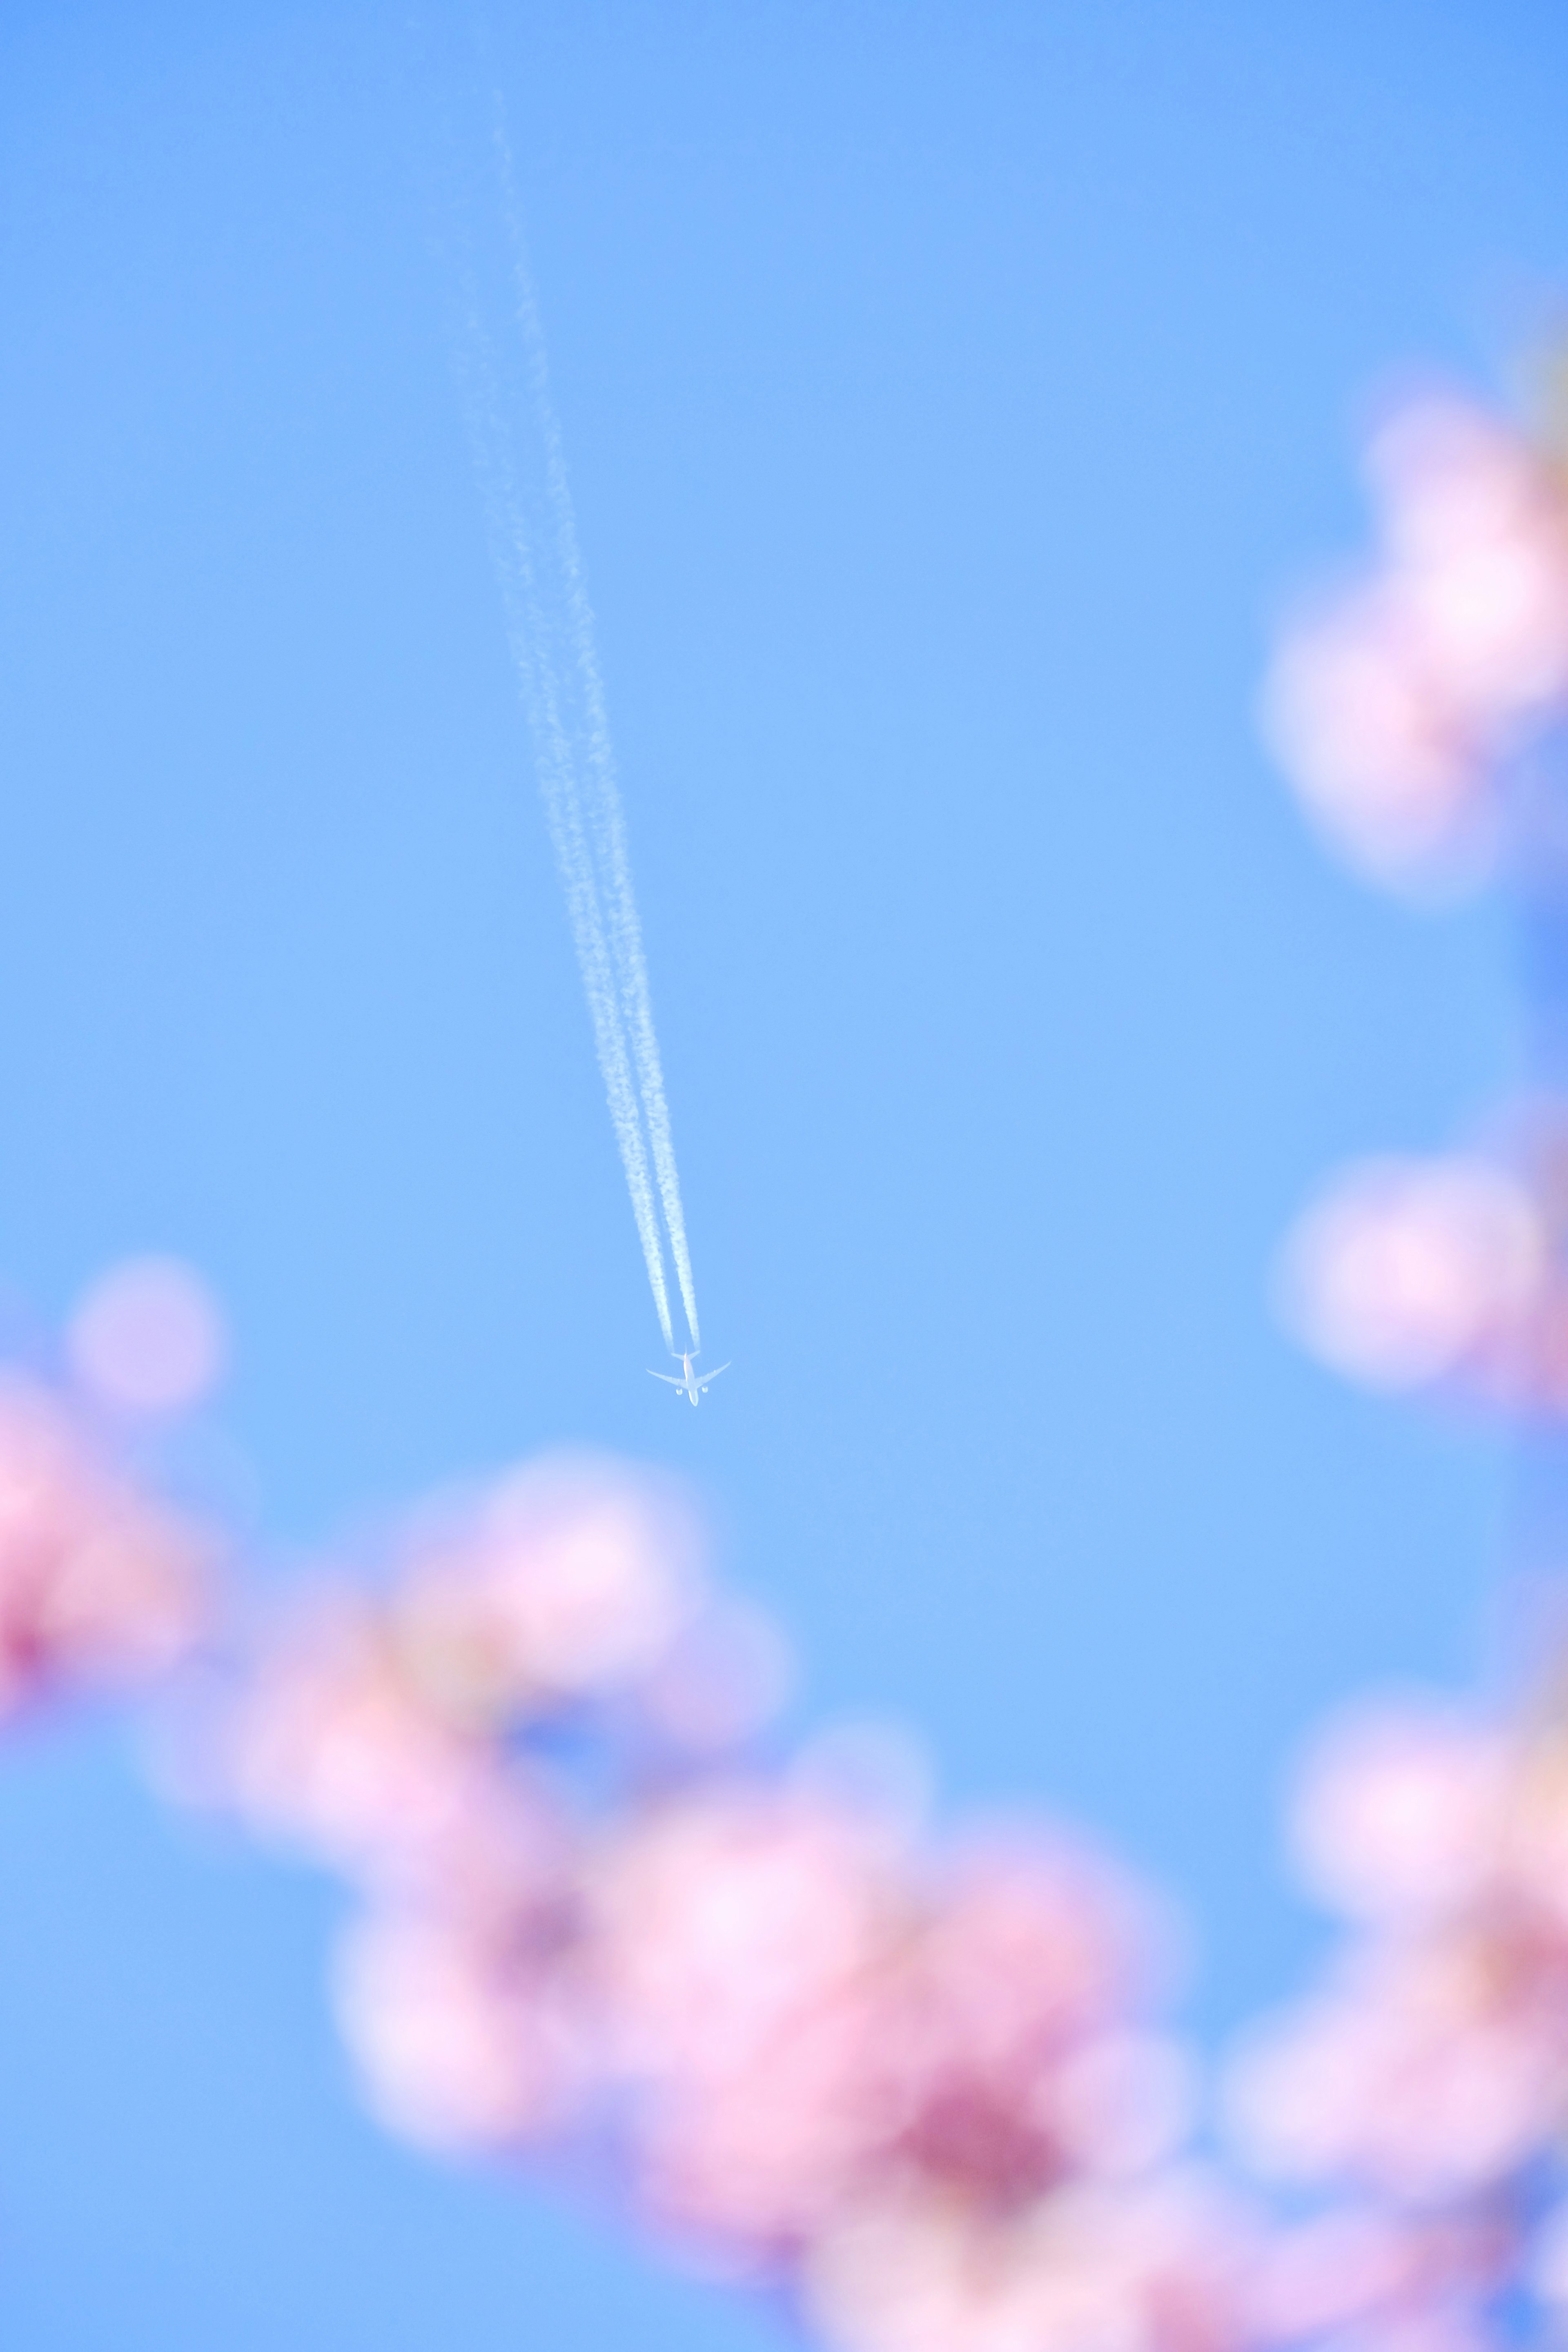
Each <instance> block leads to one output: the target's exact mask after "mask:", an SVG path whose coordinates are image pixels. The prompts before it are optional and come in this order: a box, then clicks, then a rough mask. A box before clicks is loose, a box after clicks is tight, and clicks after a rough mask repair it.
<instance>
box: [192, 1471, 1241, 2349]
mask: <svg viewBox="0 0 1568 2352" xmlns="http://www.w3.org/2000/svg"><path fill="white" fill-rule="evenodd" d="M394 1550H395V1560H394V1564H393V1572H392V1574H391V1575H390V1577H388V1578H387V1579H385V1580H383V1582H382V1584H381V1585H380V1586H379V1587H378V1588H375V1589H374V1591H373V1590H372V1589H370V1588H367V1587H362V1588H361V1589H360V1590H359V1591H357V1592H351V1591H344V1590H340V1591H337V1592H336V1593H335V1594H334V1593H325V1594H322V1595H320V1596H318V1597H317V1598H316V1599H315V1600H313V1601H310V1602H308V1603H306V1604H305V1605H304V1606H303V1607H302V1608H300V1609H299V1610H297V1611H296V1612H295V1614H294V1617H293V1621H292V1622H291V1624H289V1626H287V1627H286V1628H285V1629H284V1630H283V1631H282V1633H280V1634H279V1636H278V1637H277V1638H276V1639H275V1640H274V1641H273V1642H272V1643H271V1644H270V1645H269V1646H268V1647H267V1648H265V1649H264V1651H263V1653H262V1655H261V1658H260V1662H259V1664H258V1665H257V1666H256V1667H255V1669H254V1671H253V1672H252V1673H251V1675H250V1676H249V1678H248V1680H247V1682H246V1684H245V1685H244V1686H243V1687H242V1689H241V1691H240V1692H239V1694H238V1696H237V1701H236V1703H235V1705H234V1706H233V1708H232V1711H231V1712H230V1714H229V1716H228V1718H227V1721H226V1726H225V1727H224V1729H223V1731H222V1734H221V1745H220V1757H221V1764H222V1769H223V1775H224V1779H225V1781H226V1787H227V1790H228V1792H229V1795H230V1799H231V1801H233V1802H234V1803H235V1804H236V1805H237V1806H238V1807H239V1808H240V1809H241V1810H242V1811H244V1812H245V1813H246V1814H247V1816H248V1818H249V1819H250V1820H251V1822H253V1823H254V1824H255V1825H256V1826H257V1827H258V1828H259V1829H261V1830H262V1831H264V1832H267V1833H268V1834H270V1835H272V1836H274V1837H280V1838H282V1839H284V1840H286V1841H288V1842H290V1843H294V1844H295V1845H297V1846H300V1847H303V1848H304V1849H306V1850H308V1851H310V1852H311V1853H314V1854H316V1855H317V1856H319V1857H321V1858H323V1859H325V1860H328V1861H329V1862H331V1864H334V1865H336V1866H337V1867H339V1868H341V1869H342V1870H343V1871H344V1872H345V1873H346V1874H348V1875H349V1877H350V1878H351V1880H352V1882H353V1885H355V1887H356V1889H357V1894H358V1901H357V1906H356V1909H355V1912H354V1914H353V1917H352V1919H351V1922H350V1924H349V1926H348V1927H347V1930H346V1933H345V1935H344V1937H343V1939H342V1945H341V1948H340V1950H339V1953H338V1956H337V1964H336V1986H337V1999H338V2004H339V2011H340V2015H341V2018H342V2025H343V2028H344V2032H345V2034H346V2037H347V2040H348V2042H349V2045H350V2047H351V2049H352V2051H353V2055H354V2057H355V2059H356V2060H357V2062H358V2065H359V2067H360V2070H361V2072H362V2074H363V2079H364V2083H365V2085H366V2089H367V2092H368V2095H369V2096H370V2098H371V2100H372V2102H373V2104H374V2106H375V2108H376V2109H377V2111H378V2112H379V2113H380V2114H381V2116H383V2117H384V2120H385V2121H386V2122H387V2123H388V2124H390V2125H391V2126H393V2127H395V2128H396V2129H398V2130H400V2131H402V2132H404V2133H405V2134H408V2135H410V2136H411V2137H415V2138H416V2139H419V2140H422V2141H424V2142H426V2144H429V2145H432V2146H434V2147H439V2148H444V2149H447V2150H448V2151H452V2152H463V2151H468V2152H473V2153H489V2154H491V2155H494V2156H499V2157H508V2156H513V2155H521V2154H529V2153H531V2154H533V2155H535V2156H542V2157H546V2158H550V2159H552V2161H553V2162H554V2163H555V2164H556V2165H557V2166H558V2167H564V2168H569V2169H571V2170H573V2171H574V2172H576V2173H579V2174H582V2173H584V2172H586V2173H587V2174H588V2175H589V2176H590V2177H596V2178H598V2179H600V2180H601V2181H602V2182H604V2183H605V2185H606V2186H609V2187H611V2188H612V2189H614V2190H615V2191H616V2192H617V2193H619V2194H622V2195H624V2196H625V2197H626V2198H627V2199H628V2200H629V2201H630V2203H631V2205H632V2207H633V2209H634V2210H635V2211H636V2212H637V2215H638V2217H639V2218H640V2219H641V2220H642V2221H643V2222H644V2223H645V2224H647V2225H649V2226H652V2227H653V2228H655V2229H656V2230H657V2231H659V2232H660V2233H661V2234H662V2235H664V2236H665V2237H666V2238H667V2239H668V2240H670V2241H672V2242H676V2243H678V2244H681V2245H684V2246H686V2247H687V2248H689V2250H691V2251H692V2252H695V2253H697V2254H699V2255H700V2257H701V2258H703V2259H705V2260H707V2261H709V2262H717V2263H720V2264H721V2266H722V2267H724V2268H725V2269H727V2270H729V2271H731V2272H740V2273H746V2274H749V2275H752V2276H755V2277H758V2278H759V2279H763V2280H767V2281H771V2282H773V2283H775V2284H778V2285H779V2286H781V2287H782V2288H784V2290H785V2291H787V2292H789V2293H790V2294H793V2295H794V2296H795V2298H796V2299H797V2300H798V2302H799V2303H800V2304H801V2305H803V2306H804V2307H805V2310H806V2311H807V2312H808V2313H809V2314H810V2315H812V2317H813V2318H814V2319H815V2321H816V2324H817V2325H818V2326H820V2327H821V2328H822V2329H823V2330H824V2331H825V2333H826V2336H828V2338H829V2339H830V2340H832V2341H834V2342H837V2343H841V2344H843V2345H845V2346H846V2347H853V2352H959V2347H963V2352H987V2347H996V2352H1004V2347H1012V2346H1014V2345H1021V2346H1023V2345H1026V2346H1028V2347H1039V2352H1057V2347H1060V2352H1079V2347H1086V2346H1089V2345H1091V2344H1095V2343H1100V2342H1104V2343H1105V2344H1107V2345H1108V2346H1109V2345H1110V2344H1112V2343H1114V2344H1115V2345H1117V2346H1118V2347H1120V2346H1123V2345H1125V2346H1127V2347H1130V2352H1131V2347H1138V2348H1139V2352H1145V2347H1146V2352H1210V2347H1230V2346H1235V2345H1238V2344H1240V2343H1241V2342H1242V2341H1243V2340H1244V2336H1243V2330H1242V2322H1241V2317H1240V2314H1241V2311H1242V2297H1243V2280H1244V2273H1246V2264H1245V2263H1244V2262H1243V2258H1242V2252H1241V2244H1242V2236H1241V2233H1240V2232H1239V2230H1238V2226H1237V2223H1236V2221H1235V2218H1234V2216H1232V2215H1231V2214H1229V2212H1228V2210H1223V2209H1222V2206H1221V2203H1220V2200H1218V2198H1217V2196H1216V2194H1215V2192H1213V2191H1212V2190H1207V2189H1201V2188H1200V2187H1199V2186H1198V2185H1197V2184H1196V2183H1195V2181H1194V2179H1192V2178H1190V2177H1189V2176H1188V2175H1187V2173H1186V2172H1184V2171H1183V2170H1178V2169H1174V2168H1173V2167H1172V2164H1171V2162H1170V2159H1171V2158H1172V2157H1173V2152H1174V2151H1175V2149H1176V2147H1177V2146H1178V2144H1179V2142H1180V2141H1181V2139H1182V2137H1183V2135H1184V2128H1185V2124H1186V2116H1187V2107H1188V2090H1189V2067H1188V2063H1187V2060H1186V2057H1185V2055H1184V2052H1183V2051H1182V2050H1181V2049H1180V2048H1179V2047H1178V2046H1177V2044H1176V2043H1174V2042H1173V2041H1172V2040H1171V2039H1170V2038H1169V2037H1168V2036H1167V2035H1166V2034H1165V2033H1163V2032H1161V2031H1159V2030H1158V2028H1157V2026H1156V2024H1155V2023H1154V2022H1153V2021H1152V2017H1151V2002H1152V1995H1153V1993H1154V1990H1156V1987H1157V1981H1158V1978H1159V1974H1160V1969H1159V1956H1160V1947H1161V1940H1162V1939H1161V1936H1160V1933H1159V1931H1158V1927H1157V1923H1156V1919H1155V1916H1154V1914H1153V1912H1152V1907H1151V1906H1150V1904H1149V1902H1148V1900H1147V1898H1146V1897H1145V1896H1144V1895H1142V1893H1141V1892H1140V1891H1139V1890H1138V1889H1136V1888H1135V1887H1134V1886H1133V1885H1132V1884H1131V1881H1129V1880H1127V1879H1125V1878H1124V1877H1123V1876H1122V1874H1121V1873H1120V1872H1118V1871H1116V1870H1115V1869H1113V1868H1112V1867H1111V1866H1110V1864H1108V1863H1107V1862H1106V1861H1104V1860H1103V1859H1101V1858H1100V1856H1099V1855H1098V1854H1096V1853H1092V1852H1091V1851H1089V1849H1088V1848H1087V1847H1085V1846H1083V1845H1081V1844H1079V1843H1078V1842H1076V1841H1074V1840H1072V1839H1069V1838H1068V1836H1066V1835H1065V1834H1064V1833H1062V1832H1059V1831H1056V1830H1047V1829H1044V1828H1037V1829H1034V1830H1032V1831H1015V1832H1011V1833H1004V1832H994V1833H991V1834H987V1835H971V1836H969V1837H965V1838H958V1839H954V1840H952V1841H942V1840H939V1839H935V1838H932V1837H930V1836H921V1834H919V1833H918V1832H917V1830H916V1828H915V1826H914V1823H913V1822H912V1821H911V1819H910V1812H909V1810H908V1808H907V1807H906V1806H903V1805H901V1804H900V1803H896V1802H894V1801H893V1800H892V1796H891V1794H890V1792H889V1790H888V1788H887V1787H886V1786H884V1787H883V1788H881V1789H880V1790H879V1788H878V1786H877V1782H876V1778H875V1776H874V1775H873V1776H872V1777H871V1779H870V1780H868V1778H867V1776H866V1774H865V1772H864V1770H860V1771H856V1770H853V1769H849V1765H848V1763H847V1760H846V1759H847V1757H849V1758H852V1757H853V1754H854V1748H853V1745H852V1743H851V1744H850V1745H849V1746H848V1747H847V1748H840V1749H839V1750H838V1751H837V1760H836V1757H835V1749H834V1748H833V1746H832V1743H830V1742H829V1743H826V1744H824V1745H821V1746H819V1748H817V1750H816V1751H815V1753H814V1751H812V1750H809V1749H808V1750H807V1751H805V1753H804V1754H803V1755H802V1756H800V1757H799V1758H797V1759H795V1761H794V1762H792V1763H786V1762H782V1761H781V1762H774V1763H773V1765H771V1766H766V1765H764V1764H763V1762H762V1761H761V1760H759V1757H758V1754H757V1752H756V1744H755V1742H754V1741H749V1740H748V1737H747V1736H748V1734H750V1733H751V1732H752V1730H753V1729H754V1728H755V1727H756V1725H757V1721H758V1718H759V1716H760V1713H761V1710H762V1705H763V1701H765V1699H766V1698H767V1697H768V1696H770V1686H775V1687H776V1681H777V1676H776V1671H775V1645H774V1644H773V1643H772V1642H771V1640H770V1637H769V1636H768V1634H767V1633H766V1630H765V1629H764V1628H763V1627H761V1626H760V1625H759V1624H758V1623H757V1622H755V1621H753V1620H751V1619H749V1618H748V1617H746V1616H745V1615H743V1614H742V1612H738V1611H737V1610H736V1608H735V1607H734V1604H733V1603H731V1602H728V1601H721V1599H719V1598H718V1597H716V1596H715V1594H714V1593H713V1592H712V1591H711V1590H710V1588H709V1587H708V1585H707V1583H706V1581H705V1580H704V1579H703V1577H702V1576H701V1574H700V1571H699V1569H698V1567H697V1564H696V1562H695V1560H694V1559H693V1556H692V1549H691V1544H690V1529H689V1521H688V1520H687V1519H686V1518H685V1517H683V1515H682V1513H681V1512H680V1510H679V1507H677V1506H676V1505H675V1504H674V1503H673V1502H672V1499H671V1497H670V1496H669V1495H668V1492H667V1491H666V1490H664V1489H663V1488H662V1487H660V1486H658V1484H656V1483H654V1482H651V1481H649V1480H648V1479H647V1478H646V1477H634V1476H632V1475H629V1474H627V1473H626V1471H624V1470H619V1469H612V1468H611V1467H610V1466H609V1465H605V1464H603V1463H586V1462H579V1463H575V1464H556V1465H551V1464H548V1463H546V1464H542V1465H534V1466H532V1467H531V1468H525V1469H523V1470H521V1471H520V1472H517V1473H514V1474H512V1475H510V1476H509V1477H507V1478H504V1479H502V1480H501V1481H500V1483H499V1484H497V1485H496V1486H493V1487H491V1488H490V1489H489V1490H488V1491H487V1492H484V1493H481V1494H479V1495H478V1496H472V1497H469V1498H468V1500H467V1501H465V1502H461V1503H458V1504H455V1505H453V1506H451V1507H447V1508H445V1509H443V1510H442V1511H441V1512H440V1513H438V1514H437V1515H436V1516H434V1517H426V1518H424V1519H422V1520H420V1521H417V1522H416V1524H415V1525H414V1526H413V1528H411V1529H410V1530H409V1531H408V1533H407V1534H406V1536H405V1537H404V1538H401V1539H400V1540H399V1541H398V1542H397V1544H396V1545H395V1547H394ZM1247 2276H1248V2277H1249V2276H1250V2273H1247Z"/></svg>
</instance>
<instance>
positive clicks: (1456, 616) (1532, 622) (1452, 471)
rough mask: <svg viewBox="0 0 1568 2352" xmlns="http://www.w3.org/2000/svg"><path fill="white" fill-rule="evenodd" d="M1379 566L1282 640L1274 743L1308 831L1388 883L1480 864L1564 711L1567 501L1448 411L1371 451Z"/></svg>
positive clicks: (1508, 444)
mask: <svg viewBox="0 0 1568 2352" xmlns="http://www.w3.org/2000/svg"><path fill="white" fill-rule="evenodd" d="M1370 470H1371V474H1372V478H1373V489H1374V492H1375V494H1376V497H1377V501H1378V507H1379V514H1380V520H1381V523H1382V530H1383V541H1384V545H1383V549H1382V551H1381V555H1382V560H1381V562H1380V563H1379V565H1378V567H1377V569H1376V571H1375V572H1374V573H1373V576H1372V577H1371V578H1370V579H1369V580H1367V581H1366V582H1364V583H1358V584H1357V585H1356V586H1354V587H1353V588H1352V589H1350V590H1349V591H1347V592H1344V593H1341V594H1340V595H1339V596H1337V597H1335V598H1333V599H1331V600H1330V601H1328V602H1327V603H1325V604H1322V605H1321V606H1320V607H1319V608H1318V609H1317V610H1316V611H1315V612H1313V613H1310V614H1308V615H1307V616H1306V617H1304V618H1303V620H1301V621H1300V623H1299V624H1298V625H1296V627H1295V628H1294V629H1292V630H1291V631H1290V632H1289V633H1288V634H1287V635H1286V637H1285V640H1284V642H1283V644H1282V646H1280V648H1279V653H1278V656H1277V657H1276V660H1275V663H1274V665H1273V667H1272V670H1271V673H1270V677H1269V679H1268V687H1267V689H1266V693H1265V697H1264V716H1265V723H1266V727H1267V730H1268V735H1269V738H1270V740H1271V741H1272V743H1273V746H1274V749H1275V751H1276V752H1277V753H1278V755H1279V760H1280V761H1281V763H1282V765H1283V766H1284V768H1285V769H1286V771H1287V772H1288V773H1289V775H1290V776H1291V778H1292V780H1293V781H1294V782H1296V784H1297V785H1298V786H1299V788H1300V792H1301V793H1302V796H1303V798H1304V800H1305V802H1306V803H1307V805H1308V807H1309V809H1310V811H1311V812H1312V814H1314V815H1315V816H1317V817H1318V819H1319V820H1320V821H1321V823H1322V824H1323V825H1324V826H1325V827H1326V829H1327V830H1328V832H1329V833H1330V834H1331V835H1333V836H1334V837H1335V838H1336V839H1337V840H1338V841H1339V842H1340V844H1341V845H1342V847H1343V848H1344V849H1345V850H1346V851H1347V852H1348V854H1349V855H1350V856H1352V858H1354V859H1355V860H1356V861H1357V862H1358V863H1360V864H1361V865H1363V866H1365V867H1366V868H1367V869H1368V870H1369V871H1371V872H1372V873H1373V874H1375V875H1378V876H1380V877H1384V878H1385V879H1391V880H1400V879H1406V878H1418V877H1421V876H1422V875H1423V874H1427V875H1434V876H1439V875H1442V874H1443V873H1445V872H1447V873H1448V874H1450V875H1452V876H1457V877H1463V876H1464V875H1465V874H1466V873H1467V872H1473V871H1474V870H1475V869H1476V868H1477V867H1478V866H1479V865H1480V863H1481V862H1482V861H1483V859H1484V856H1485V855H1486V853H1487V851H1488V849H1489V845H1490V842H1491V838H1492V836H1493V835H1494V834H1495V832H1496V830H1497V822H1496V802H1497V771H1498V768H1499V766H1500V762H1501V761H1503V760H1504V759H1505V758H1506V757H1507V756H1508V755H1509V754H1510V752H1511V751H1513V750H1514V749H1515V748H1516V746H1517V745H1518V744H1519V743H1520V742H1521V740H1524V738H1525V737H1526V735H1527V734H1528V732H1529V730H1531V728H1532V727H1538V726H1540V725H1542V724H1543V723H1545V722H1546V721H1547V720H1548V719H1550V718H1551V717H1552V714H1553V712H1554V711H1556V710H1557V709H1560V708H1561V707H1562V705H1563V702H1564V700H1565V699H1568V499H1565V498H1564V495H1563V489H1562V487H1561V485H1560V483H1559V482H1558V480H1557V478H1556V476H1555V475H1554V473H1553V472H1552V468H1551V467H1549V466H1548V465H1547V464H1546V463H1545V462H1544V460H1543V459H1542V457H1539V456H1538V455H1537V454H1536V453H1535V452H1534V451H1533V450H1532V449H1531V447H1530V446H1528V444H1527V443H1526V442H1525V441H1523V440H1522V439H1521V437H1520V436H1518V435H1517V434H1514V433H1511V432H1509V431H1506V430H1505V429H1504V428H1503V427H1502V426H1500V425H1498V424H1497V423H1496V422H1494V421H1493V420H1492V419H1490V418H1489V417H1487V416H1486V415H1483V414H1482V413H1481V412H1480V411H1479V410H1478V409H1476V408H1473V407H1471V406H1469V405H1468V404H1466V403H1464V402H1461V401H1458V400H1455V399H1452V398H1446V397H1436V398H1428V399H1426V400H1422V401H1418V402H1415V403H1414V404H1410V405H1408V406H1407V407H1405V408H1404V409H1403V410H1401V411H1399V412H1398V413H1397V414H1395V415H1394V416H1392V417H1391V418H1390V419H1389V420H1388V422H1387V423H1386V424H1385V425H1384V428H1383V429H1382V431H1381V432H1380V433H1379V434H1378V435H1377V436H1376V437H1375V439H1374V440H1373V446H1372V450H1371V453H1370Z"/></svg>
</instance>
